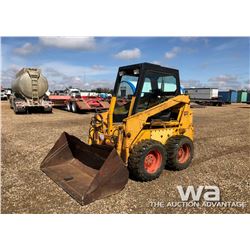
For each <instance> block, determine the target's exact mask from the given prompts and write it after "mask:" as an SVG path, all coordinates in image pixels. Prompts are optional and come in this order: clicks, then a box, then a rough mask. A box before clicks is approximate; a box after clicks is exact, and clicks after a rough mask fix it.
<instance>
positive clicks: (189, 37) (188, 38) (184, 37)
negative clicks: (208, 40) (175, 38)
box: [180, 36, 198, 42]
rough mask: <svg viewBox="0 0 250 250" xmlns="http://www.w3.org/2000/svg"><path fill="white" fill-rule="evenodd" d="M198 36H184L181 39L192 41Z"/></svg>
mask: <svg viewBox="0 0 250 250" xmlns="http://www.w3.org/2000/svg"><path fill="white" fill-rule="evenodd" d="M197 38H198V37H193V36H183V37H180V40H181V41H182V42H192V41H196V40H197Z"/></svg>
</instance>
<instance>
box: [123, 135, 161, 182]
mask: <svg viewBox="0 0 250 250" xmlns="http://www.w3.org/2000/svg"><path fill="white" fill-rule="evenodd" d="M165 165H166V156H165V148H164V145H162V144H161V143H160V142H158V141H155V140H143V141H141V142H139V143H138V144H137V145H135V146H134V148H133V149H132V151H131V154H130V156H129V160H128V169H129V173H130V177H131V178H132V179H135V180H138V181H152V180H154V179H156V178H158V177H159V176H160V174H161V173H162V171H163V169H164V167H165Z"/></svg>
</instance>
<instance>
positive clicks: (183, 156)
mask: <svg viewBox="0 0 250 250" xmlns="http://www.w3.org/2000/svg"><path fill="white" fill-rule="evenodd" d="M189 157H190V147H189V146H188V145H187V144H183V145H182V146H181V147H180V148H179V149H178V153H177V160H178V162H179V163H185V162H186V161H187V160H188V159H189Z"/></svg>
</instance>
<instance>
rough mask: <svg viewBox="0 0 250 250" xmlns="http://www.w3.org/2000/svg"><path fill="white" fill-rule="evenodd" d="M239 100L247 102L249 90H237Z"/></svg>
mask: <svg viewBox="0 0 250 250" xmlns="http://www.w3.org/2000/svg"><path fill="white" fill-rule="evenodd" d="M237 102H241V103H246V102H247V91H246V90H239V91H238V92H237Z"/></svg>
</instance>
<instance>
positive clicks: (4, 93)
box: [1, 90, 8, 100]
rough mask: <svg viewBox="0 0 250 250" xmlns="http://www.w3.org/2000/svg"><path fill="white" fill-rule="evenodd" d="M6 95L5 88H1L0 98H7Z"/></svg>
mask: <svg viewBox="0 0 250 250" xmlns="http://www.w3.org/2000/svg"><path fill="white" fill-rule="evenodd" d="M7 99H8V96H7V94H6V91H5V90H1V100H7Z"/></svg>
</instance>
